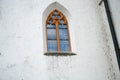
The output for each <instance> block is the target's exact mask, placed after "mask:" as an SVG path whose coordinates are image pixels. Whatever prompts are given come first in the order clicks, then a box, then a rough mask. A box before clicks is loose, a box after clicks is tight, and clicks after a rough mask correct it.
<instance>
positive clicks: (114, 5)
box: [108, 0, 120, 47]
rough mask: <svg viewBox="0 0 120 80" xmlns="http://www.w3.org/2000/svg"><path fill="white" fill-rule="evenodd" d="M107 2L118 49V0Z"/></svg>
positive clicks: (119, 15) (119, 31) (119, 1)
mask: <svg viewBox="0 0 120 80" xmlns="http://www.w3.org/2000/svg"><path fill="white" fill-rule="evenodd" d="M108 2H109V7H110V11H111V15H112V19H113V24H114V27H115V31H116V35H117V39H118V43H119V47H120V27H119V26H120V22H119V21H120V0H108Z"/></svg>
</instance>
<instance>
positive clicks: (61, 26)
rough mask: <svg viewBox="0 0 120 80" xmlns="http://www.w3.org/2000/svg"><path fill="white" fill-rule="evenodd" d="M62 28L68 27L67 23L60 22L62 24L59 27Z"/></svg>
mask: <svg viewBox="0 0 120 80" xmlns="http://www.w3.org/2000/svg"><path fill="white" fill-rule="evenodd" d="M61 28H67V25H65V24H60V25H59V29H61Z"/></svg>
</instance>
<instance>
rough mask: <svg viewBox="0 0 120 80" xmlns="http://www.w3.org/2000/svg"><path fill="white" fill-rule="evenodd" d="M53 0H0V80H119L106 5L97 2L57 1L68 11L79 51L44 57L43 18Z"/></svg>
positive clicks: (74, 50)
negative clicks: (67, 54)
mask: <svg viewBox="0 0 120 80" xmlns="http://www.w3.org/2000/svg"><path fill="white" fill-rule="evenodd" d="M54 2H56V0H0V53H1V55H0V80H119V79H120V76H119V74H120V73H119V72H118V65H117V61H116V56H115V51H114V47H113V43H112V39H111V34H110V30H109V26H108V23H107V19H106V15H105V11H104V5H103V4H102V5H101V6H99V5H98V3H99V0H84V1H83V0H74V1H72V0H57V3H58V4H60V5H61V6H63V8H64V9H66V10H67V11H68V13H69V15H67V16H68V17H69V16H70V18H68V22H69V27H70V36H71V40H72V50H73V52H74V53H76V54H77V55H76V56H58V57H56V56H45V55H44V51H45V49H44V44H45V40H44V37H45V35H44V20H45V19H43V18H45V15H46V16H47V14H48V12H49V11H48V12H47V13H46V14H45V15H44V12H45V10H47V8H48V6H49V5H50V4H52V3H54ZM53 8H55V6H54V7H53ZM57 8H58V9H60V10H61V11H62V10H63V13H64V15H66V14H67V13H65V12H64V9H63V8H61V7H57ZM51 10H52V9H51ZM51 10H50V11H51Z"/></svg>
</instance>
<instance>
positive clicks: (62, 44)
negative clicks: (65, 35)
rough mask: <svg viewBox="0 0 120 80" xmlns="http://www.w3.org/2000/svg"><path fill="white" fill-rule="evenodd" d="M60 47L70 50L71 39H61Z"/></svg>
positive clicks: (62, 49) (63, 49)
mask: <svg viewBox="0 0 120 80" xmlns="http://www.w3.org/2000/svg"><path fill="white" fill-rule="evenodd" d="M60 49H61V51H70V45H69V41H62V40H61V41H60Z"/></svg>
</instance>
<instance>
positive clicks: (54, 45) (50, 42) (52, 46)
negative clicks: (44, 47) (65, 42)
mask: <svg viewBox="0 0 120 80" xmlns="http://www.w3.org/2000/svg"><path fill="white" fill-rule="evenodd" d="M48 51H50V52H51V51H58V47H57V41H56V40H48Z"/></svg>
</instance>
